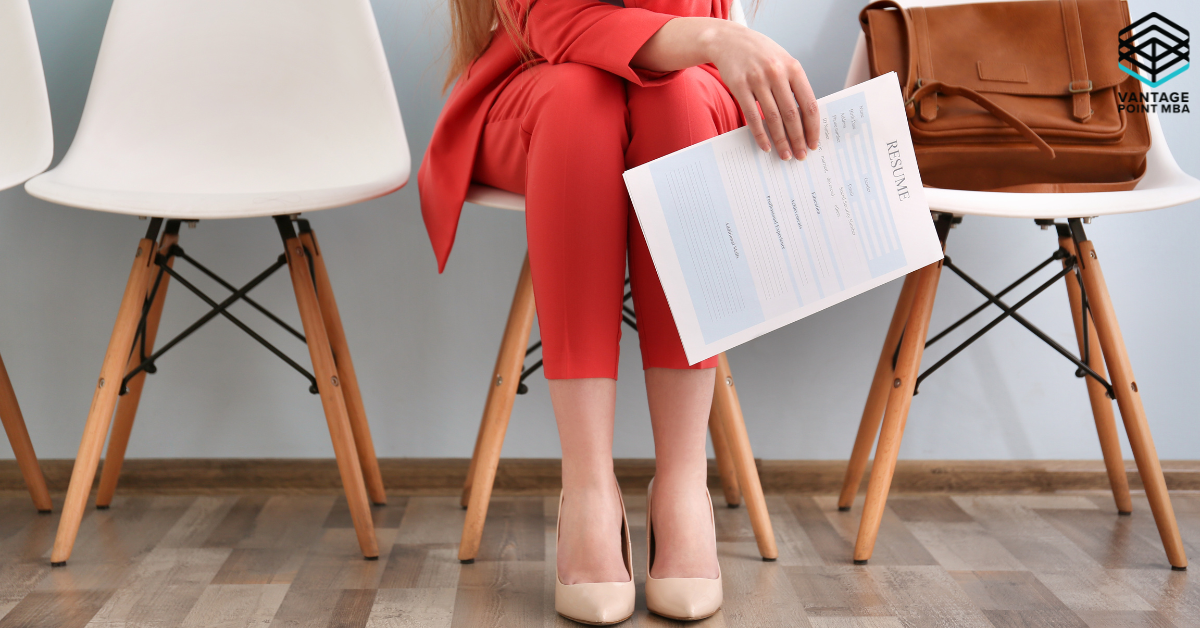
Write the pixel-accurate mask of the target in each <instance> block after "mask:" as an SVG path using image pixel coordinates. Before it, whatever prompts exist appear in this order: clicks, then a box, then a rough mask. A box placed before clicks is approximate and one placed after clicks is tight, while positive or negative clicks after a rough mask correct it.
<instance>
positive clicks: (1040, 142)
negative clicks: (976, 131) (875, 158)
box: [858, 0, 1054, 159]
mask: <svg viewBox="0 0 1200 628" xmlns="http://www.w3.org/2000/svg"><path fill="white" fill-rule="evenodd" d="M878 9H895V10H896V11H898V12H899V13H900V15H901V16H902V17H903V19H904V32H905V36H906V40H907V44H908V49H907V51H906V53H907V54H906V56H907V57H908V73H907V76H906V77H905V81H904V83H905V84H904V86H903V87H902V93H903V95H904V99H905V100H904V112H905V114H907V115H908V118H909V119H910V120H911V119H912V118H913V117H915V116H916V114H917V102H918V101H920V100H921V99H922V98H925V97H926V96H929V95H932V94H945V95H947V96H962V97H963V98H966V99H968V100H970V101H971V102H974V103H975V104H977V105H979V106H980V107H983V108H984V109H986V110H987V111H988V113H991V114H992V115H993V116H996V117H997V118H999V119H1000V120H1002V121H1003V122H1004V123H1006V124H1008V125H1009V126H1011V127H1012V128H1013V129H1015V130H1016V131H1017V132H1018V133H1020V134H1021V136H1022V137H1024V138H1025V139H1027V140H1029V141H1030V142H1032V143H1033V145H1034V146H1037V148H1038V150H1040V151H1042V153H1043V154H1044V155H1046V156H1047V157H1049V158H1050V159H1054V148H1052V147H1051V146H1050V144H1048V143H1046V140H1044V139H1042V136H1040V135H1038V134H1037V132H1036V131H1034V130H1033V129H1031V128H1029V125H1028V124H1025V123H1024V122H1022V121H1021V119H1020V118H1018V117H1016V116H1015V115H1013V114H1012V113H1011V112H1009V111H1008V110H1007V109H1005V108H1004V107H1001V106H1000V105H998V104H996V102H995V101H993V100H991V99H990V98H988V97H987V96H984V95H983V94H980V93H979V92H977V91H975V90H973V89H971V88H969V87H962V86H959V85H948V84H946V83H943V82H941V81H931V82H929V83H921V84H918V78H917V57H916V50H917V31H916V29H915V28H914V27H913V21H912V16H910V15H909V13H908V11H906V10H905V9H904V7H902V6H900V3H899V2H896V0H877V1H876V2H872V3H871V4H868V5H867V6H865V7H863V10H862V11H861V12H859V14H858V19H859V22H860V23H861V24H863V25H864V26H865V25H866V24H867V11H871V10H878Z"/></svg>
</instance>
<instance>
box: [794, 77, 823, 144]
mask: <svg viewBox="0 0 1200 628" xmlns="http://www.w3.org/2000/svg"><path fill="white" fill-rule="evenodd" d="M789 82H790V84H791V88H792V94H794V95H795V98H796V102H797V103H798V104H799V109H800V118H801V120H802V122H803V124H804V141H805V143H807V144H808V148H809V149H810V150H817V142H818V141H820V139H821V115H820V112H819V111H818V110H817V96H816V95H815V94H813V90H812V85H809V83H808V76H807V75H805V74H804V69H803V68H801V67H800V64H796V69H795V71H793V72H792V76H791V80H790V81H789ZM797 137H798V136H797Z"/></svg>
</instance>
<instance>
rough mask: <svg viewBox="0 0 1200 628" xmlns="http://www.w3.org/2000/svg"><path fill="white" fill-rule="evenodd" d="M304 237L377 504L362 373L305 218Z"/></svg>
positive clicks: (380, 493)
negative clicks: (360, 381)
mask: <svg viewBox="0 0 1200 628" xmlns="http://www.w3.org/2000/svg"><path fill="white" fill-rule="evenodd" d="M299 223H300V241H301V242H302V243H303V244H304V246H305V247H307V248H308V250H309V251H311V252H312V265H313V271H314V274H315V275H316V281H317V300H318V301H319V303H320V305H321V316H322V317H324V320H325V331H326V332H327V333H328V334H329V344H330V345H332V346H333V359H334V361H335V362H336V363H337V374H338V379H339V380H341V388H342V396H343V397H345V399H346V411H347V412H348V413H349V415H350V429H351V431H352V432H353V433H354V445H355V447H356V448H357V450H358V461H359V463H361V464H362V474H363V479H364V480H365V481H366V483H367V495H368V496H369V497H370V498H371V502H372V503H374V504H375V505H377V506H382V505H384V504H386V503H387V494H386V493H384V490H383V474H381V473H380V472H379V459H378V458H376V457H375V443H374V441H373V440H372V439H371V426H370V425H369V424H368V423H367V410H366V407H365V406H364V405H363V401H362V393H361V392H360V391H359V388H358V375H356V374H355V372H354V362H353V361H352V360H351V359H350V345H349V344H347V343H346V330H345V328H344V327H343V326H342V315H341V314H340V313H339V312H338V307H337V301H336V300H334V297H333V284H332V283H331V282H330V281H329V272H328V271H327V270H326V268H325V256H324V254H323V253H322V252H321V247H320V246H318V245H317V236H316V234H314V233H313V232H312V229H311V228H309V226H308V221H307V220H301V221H299Z"/></svg>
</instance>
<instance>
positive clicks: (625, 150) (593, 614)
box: [418, 0, 818, 623]
mask: <svg viewBox="0 0 1200 628" xmlns="http://www.w3.org/2000/svg"><path fill="white" fill-rule="evenodd" d="M733 1H734V0H625V1H624V3H623V4H624V6H620V5H622V2H621V0H605V1H604V2H600V1H594V0H450V8H451V18H452V23H453V39H452V45H451V52H452V58H451V64H450V71H449V75H448V77H447V84H449V83H450V82H454V89H453V90H452V92H451V94H450V98H449V101H448V102H447V103H446V106H445V109H444V110H443V111H442V114H441V118H440V119H439V121H438V123H437V126H436V128H435V130H434V134H433V138H432V141H431V143H430V146H429V150H428V152H427V153H426V155H425V159H424V162H423V164H422V166H421V171H420V174H419V179H418V181H419V185H420V192H421V205H422V213H423V214H424V218H425V223H426V226H427V228H428V229H429V234H430V237H431V239H432V241H433V246H434V250H435V252H436V254H437V259H438V266H439V270H440V269H443V268H444V267H445V263H446V258H447V256H448V255H449V253H450V248H451V246H452V244H453V241H454V233H455V229H456V227H457V224H458V217H459V213H460V212H461V209H462V204H463V200H464V198H465V197H466V193H467V188H468V187H469V185H470V183H471V182H472V181H474V182H477V183H480V184H483V185H488V186H491V187H495V188H499V189H502V190H508V191H510V192H514V193H518V194H524V195H525V198H526V229H527V234H528V242H529V263H530V267H531V272H532V276H533V287H534V294H535V301H536V303H537V313H538V322H539V325H540V330H541V339H542V343H543V348H542V351H543V359H544V362H545V374H546V377H547V379H549V380H550V383H549V388H550V398H551V400H552V403H553V406H554V413H555V417H556V420H557V423H558V430H559V437H560V439H561V443H562V456H563V462H562V473H563V478H562V481H563V501H562V507H561V511H560V515H559V516H560V526H559V538H558V552H557V570H558V586H557V588H556V596H555V597H556V607H557V609H558V611H559V612H560V613H562V614H563V615H565V616H567V617H569V618H571V619H576V620H581V621H584V622H588V623H615V622H618V621H622V620H624V619H626V618H627V617H628V616H629V614H630V613H632V611H633V596H634V592H633V583H632V577H631V572H630V568H629V566H628V565H627V564H626V559H625V558H624V556H623V553H624V552H625V551H626V548H625V545H626V543H625V536H624V535H625V530H623V526H624V525H626V524H625V523H624V513H623V508H622V502H621V499H620V494H619V489H618V488H617V485H616V483H615V481H614V476H613V465H612V438H613V414H614V408H615V399H616V377H617V359H618V350H619V347H618V341H619V338H620V334H621V307H622V297H623V292H624V280H625V269H626V258H627V257H628V264H629V275H630V280H631V283H632V289H633V302H634V309H635V311H636V312H637V321H638V337H639V342H640V344H641V352H642V365H643V368H644V369H645V378H646V390H647V395H648V397H649V404H650V415H651V421H652V424H653V431H654V443H655V454H656V461H657V466H656V474H657V475H656V478H655V481H654V482H653V485H652V487H653V494H652V498H653V509H652V513H653V514H652V518H653V521H651V522H647V527H648V528H649V527H650V525H651V524H653V548H654V550H653V551H654V554H653V559H652V563H651V564H650V565H649V575H650V578H648V582H647V605H648V607H649V608H650V610H651V611H654V612H657V613H659V614H663V615H667V616H670V617H673V618H676V619H699V618H701V617H705V616H708V615H711V614H712V613H714V612H716V610H717V608H718V607H719V606H720V603H721V589H720V580H719V576H720V569H719V566H718V564H717V551H716V541H715V536H714V530H713V523H712V516H711V512H710V503H711V502H710V500H709V497H708V495H707V490H706V479H707V472H708V467H707V459H706V452H705V442H706V433H707V425H708V413H709V406H710V403H711V399H712V393H713V377H714V376H713V373H714V367H715V366H716V359H715V358H711V359H708V360H705V361H703V362H700V363H697V364H688V361H687V359H686V358H685V357H684V352H683V347H682V344H681V343H680V340H679V333H678V331H677V329H676V327H675V323H674V320H673V319H672V317H671V312H670V310H669V309H668V307H667V300H666V297H665V296H664V294H663V290H662V286H661V285H660V284H659V280H658V275H657V274H656V272H655V270H654V264H653V262H652V261H651V259H650V253H649V251H648V249H647V248H646V242H645V239H644V238H643V236H642V231H641V228H640V226H639V225H638V221H637V217H636V216H635V215H634V212H633V209H632V206H631V204H630V201H629V196H628V194H627V192H626V190H625V185H624V181H623V179H622V177H621V173H622V172H623V171H624V170H626V169H628V168H632V167H635V166H638V165H641V164H643V163H646V162H648V161H650V160H652V159H656V158H658V157H661V156H663V155H666V154H669V153H671V152H674V151H676V150H679V149H681V148H684V147H687V146H690V145H692V144H695V143H697V142H700V141H703V140H706V139H708V138H711V137H713V136H716V135H718V134H721V133H725V132H727V131H731V130H733V129H735V128H738V127H739V126H742V124H743V123H745V124H748V125H749V126H750V127H751V129H752V130H753V132H754V135H755V137H756V138H757V142H758V145H759V146H760V147H761V148H762V150H764V151H770V150H772V148H774V150H775V151H776V152H777V153H778V155H779V157H780V158H782V159H794V158H795V159H803V158H804V157H805V155H806V153H807V151H808V150H810V149H815V147H816V144H817V122H818V121H817V105H816V101H815V99H814V97H813V94H812V89H811V88H810V87H809V84H808V80H807V79H806V78H805V75H804V71H803V70H802V69H801V67H800V63H799V62H797V61H796V60H795V59H793V58H792V57H791V56H790V55H789V54H788V53H787V52H786V51H785V50H784V49H783V48H782V47H780V46H779V45H777V44H776V43H775V42H773V41H771V40H770V39H769V38H767V37H766V36H764V35H761V34H759V33H756V32H754V31H752V30H750V29H748V28H746V27H744V26H741V25H739V24H736V23H734V22H731V21H729V12H730V9H731V5H732V3H733ZM760 108H761V111H760ZM597 583H600V584H597ZM617 583H621V584H617Z"/></svg>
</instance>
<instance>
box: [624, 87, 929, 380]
mask: <svg viewBox="0 0 1200 628" xmlns="http://www.w3.org/2000/svg"><path fill="white" fill-rule="evenodd" d="M818 104H819V107H820V123H821V128H820V138H821V139H820V144H819V146H818V147H817V149H816V150H814V151H809V153H808V157H807V158H806V159H805V160H804V161H796V160H795V159H792V160H789V161H782V160H781V159H779V156H778V154H777V153H775V152H771V153H766V152H763V151H762V149H760V148H758V146H757V144H756V143H755V141H754V138H753V136H752V135H751V133H750V130H749V129H748V128H746V127H743V128H740V129H737V130H736V131H732V132H730V133H725V134H724V135H719V136H717V137H714V138H712V139H710V140H707V141H704V142H701V143H699V144H695V145H693V146H690V147H688V148H685V149H683V150H681V151H678V152H675V153H672V154H670V155H667V156H665V157H662V158H660V159H656V160H654V161H652V162H649V163H647V164H644V165H642V166H639V167H637V168H634V169H632V170H629V171H626V172H625V184H626V186H627V187H628V188H629V195H630V197H631V198H632V199H633V207H634V210H635V211H636V212H637V217H638V221H639V222H641V225H642V231H643V233H644V234H645V236H646V242H647V244H648V245H649V247H650V255H651V257H652V258H653V259H654V266H655V268H656V269H657V270H658V275H659V279H660V281H661V282H662V286H663V290H664V291H665V292H666V295H667V301H668V302H669V304H670V306H671V313H672V314H673V315H674V317H675V324H676V326H678V328H679V336H680V338H681V339H682V340H683V348H684V351H685V352H686V354H687V358H688V360H689V361H690V362H691V363H693V364H694V363H696V362H699V361H700V360H703V359H705V358H708V357H711V356H714V355H716V354H718V353H720V352H722V351H725V350H727V349H729V348H731V347H735V346H737V345H739V344H742V343H744V342H747V341H749V340H752V339H754V338H757V337H758V336H761V335H763V334H765V333H767V332H769V331H773V330H775V329H778V328H780V327H783V326H784V325H787V324H788V323H791V322H794V321H797V320H799V319H801V318H804V317H805V316H808V315H810V314H813V313H814V312H819V311H820V310H823V309H825V308H827V307H829V306H831V305H834V304H835V303H840V302H841V301H845V300H846V299H849V298H850V297H853V296H856V295H858V294H862V293H863V292H866V291H867V290H870V289H871V288H875V287H878V286H881V285H883V284H885V283H887V282H889V281H892V280H893V279H896V278H897V277H901V276H903V275H905V274H908V273H910V272H912V271H914V270H917V269H918V268H921V267H923V266H926V265H929V264H932V263H934V262H937V261H938V260H940V259H941V258H942V249H941V245H940V244H939V243H938V238H937V233H936V231H935V229H934V226H933V220H932V218H931V216H930V213H929V205H928V204H927V203H926V201H925V194H924V190H923V188H922V187H921V175H920V173H918V172H917V161H916V156H915V154H914V152H913V146H912V139H911V138H910V137H909V133H908V120H907V118H906V117H905V114H904V104H903V100H902V98H901V96H900V84H899V82H898V80H897V78H896V75H895V73H888V74H885V75H883V76H880V77H877V78H874V79H871V80H870V81H867V82H865V83H861V84H859V85H856V86H854V87H851V88H849V89H846V90H843V91H840V92H838V93H836V94H833V95H830V96H827V97H825V98H822V99H820V100H819V101H818Z"/></svg>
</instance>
